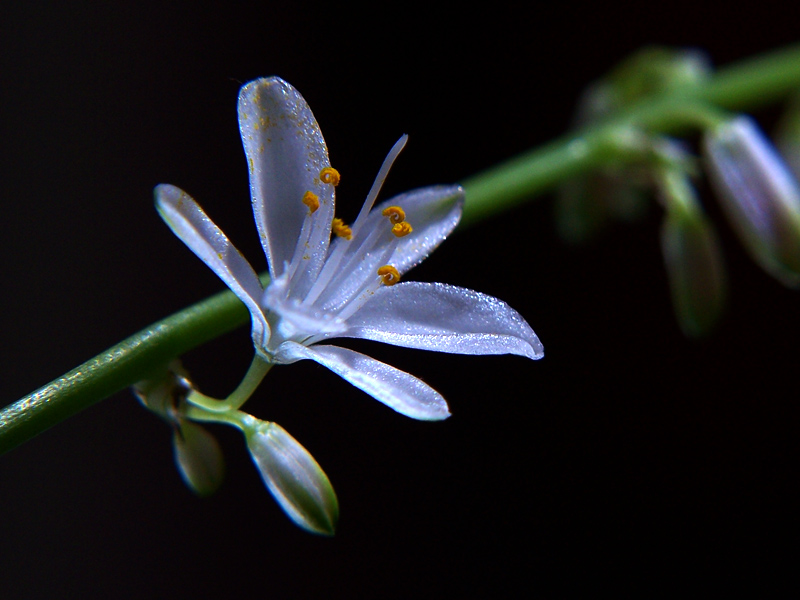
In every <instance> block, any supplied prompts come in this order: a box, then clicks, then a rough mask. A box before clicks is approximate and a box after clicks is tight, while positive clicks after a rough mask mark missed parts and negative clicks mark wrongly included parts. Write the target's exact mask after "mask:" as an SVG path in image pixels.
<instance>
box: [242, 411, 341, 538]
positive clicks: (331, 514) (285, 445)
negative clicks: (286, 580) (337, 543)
mask: <svg viewBox="0 0 800 600" xmlns="http://www.w3.org/2000/svg"><path fill="white" fill-rule="evenodd" d="M245 436H246V437H247V447H248V449H249V450H250V456H252V458H253V462H255V463H256V466H257V467H258V470H259V472H260V473H261V477H262V479H263V480H264V483H265V484H266V485H267V488H269V491H270V492H271V493H272V495H273V496H274V497H275V500H277V501H278V504H280V505H281V508H282V509H283V510H284V511H285V512H286V514H287V515H289V518H291V519H292V521H294V522H295V523H297V524H298V525H299V526H300V527H303V528H304V529H307V530H309V531H311V532H313V533H322V534H325V535H333V533H334V530H335V529H336V521H337V520H338V518H339V503H338V501H337V500H336V494H335V493H334V491H333V486H331V482H330V480H328V476H327V475H325V472H324V471H323V470H322V468H321V467H320V466H319V464H318V463H317V461H316V460H314V457H313V456H311V454H310V453H309V452H308V450H306V449H305V448H303V446H302V445H301V444H300V442H298V441H297V440H296V439H294V438H293V437H292V436H291V435H289V434H288V433H287V431H286V430H285V429H284V428H283V427H281V426H280V425H278V424H277V423H265V422H264V421H258V422H257V424H256V426H255V427H254V428H253V429H250V430H247V431H245Z"/></svg>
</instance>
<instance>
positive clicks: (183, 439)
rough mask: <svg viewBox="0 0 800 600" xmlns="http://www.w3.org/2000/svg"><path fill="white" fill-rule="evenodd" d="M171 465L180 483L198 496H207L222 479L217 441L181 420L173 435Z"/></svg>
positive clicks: (223, 463) (222, 467)
mask: <svg viewBox="0 0 800 600" xmlns="http://www.w3.org/2000/svg"><path fill="white" fill-rule="evenodd" d="M172 441H173V447H174V449H175V464H176V465H177V467H178V471H180V474H181V477H183V481H184V482H185V483H186V485H187V486H189V488H190V489H191V490H192V491H194V492H195V493H196V494H197V495H198V496H210V495H211V494H213V493H214V492H216V491H217V488H219V486H220V484H221V483H222V480H223V479H224V477H225V461H224V460H223V458H222V450H221V449H220V447H219V444H218V443H217V440H216V439H215V438H214V436H212V435H211V434H210V433H208V431H206V430H205V429H204V428H203V427H201V426H200V425H197V424H196V423H192V422H191V421H187V420H186V419H181V421H180V425H179V426H178V427H176V428H175V431H174V433H173V438H172Z"/></svg>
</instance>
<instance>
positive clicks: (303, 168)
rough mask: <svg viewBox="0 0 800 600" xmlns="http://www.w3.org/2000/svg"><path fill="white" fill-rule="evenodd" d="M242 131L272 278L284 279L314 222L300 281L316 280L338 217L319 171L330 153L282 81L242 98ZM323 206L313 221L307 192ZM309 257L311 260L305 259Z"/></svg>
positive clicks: (247, 90) (250, 88)
mask: <svg viewBox="0 0 800 600" xmlns="http://www.w3.org/2000/svg"><path fill="white" fill-rule="evenodd" d="M239 129H240V131H241V134H242V143H243V144H244V150H245V154H246V155H247V161H248V166H249V169H250V193H251V195H252V199H253V212H254V214H255V219H256V225H257V226H258V232H259V234H260V236H261V244H262V246H264V252H265V253H266V255H267V260H268V261H269V268H270V273H271V274H272V276H273V277H278V276H280V275H282V274H283V273H284V270H285V268H286V264H288V263H289V262H290V261H291V260H292V257H293V256H294V254H295V248H296V247H297V244H298V238H299V237H300V232H301V230H302V228H303V222H304V221H305V219H306V218H307V217H308V218H311V219H312V220H313V223H312V225H313V226H312V229H311V234H310V236H309V239H308V247H309V252H308V254H307V255H304V256H303V258H305V260H304V264H303V271H302V272H300V273H299V274H298V276H299V277H312V278H313V277H315V276H316V274H317V273H318V272H319V269H320V268H321V266H322V262H323V261H324V260H325V255H326V253H327V249H328V243H329V238H330V230H331V221H332V220H333V212H334V190H333V186H332V185H330V184H326V183H322V182H321V181H320V179H319V174H320V171H321V170H322V169H323V168H325V167H329V166H330V160H329V158H328V149H327V147H326V146H325V140H324V139H323V137H322V133H321V132H320V129H319V125H317V121H316V119H315V118H314V115H313V114H312V112H311V109H310V108H309V107H308V104H306V101H305V100H304V99H303V97H302V96H301V95H300V94H299V92H298V91H297V90H296V89H294V88H293V87H292V86H291V85H289V84H288V83H286V82H285V81H283V80H282V79H280V78H278V77H269V78H266V79H257V80H255V81H251V82H250V83H248V84H247V85H245V86H244V87H243V88H242V90H241V92H240V93H239ZM309 191H310V192H312V193H313V194H315V195H316V196H317V197H318V198H319V203H320V206H319V208H318V209H317V210H316V212H314V213H313V215H312V216H310V217H309V208H308V207H307V206H306V205H305V204H303V196H304V195H305V193H306V192H309ZM306 256H307V258H306Z"/></svg>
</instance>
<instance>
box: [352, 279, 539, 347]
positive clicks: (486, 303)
mask: <svg viewBox="0 0 800 600" xmlns="http://www.w3.org/2000/svg"><path fill="white" fill-rule="evenodd" d="M347 325H348V330H347V331H346V332H345V333H343V334H339V335H338V337H353V338H363V339H368V340H375V341H378V342H384V343H386V344H393V345H395V346H405V347H407V348H419V349H424V350H436V351H439V352H451V353H454V354H519V355H521V356H527V357H528V358H532V359H538V358H542V356H544V348H543V347H542V343H541V342H540V341H539V338H538V337H537V336H536V334H535V333H534V332H533V329H531V327H530V325H528V323H527V322H526V321H525V319H523V318H522V316H521V315H520V314H519V313H518V312H517V311H515V310H514V309H513V308H511V307H510V306H509V305H508V304H506V303H505V302H503V301H502V300H498V299H497V298H493V297H492V296H487V295H486V294H481V293H480V292H475V291H472V290H467V289H464V288H460V287H456V286H452V285H445V284H443V283H418V282H408V283H399V284H397V285H393V286H391V287H384V288H381V289H380V290H378V291H377V292H376V293H375V295H374V296H373V297H372V299H370V300H369V301H368V302H367V303H366V304H365V305H364V306H363V307H361V309H360V310H359V311H358V312H356V313H355V314H354V315H353V316H352V317H350V318H349V319H348V321H347Z"/></svg>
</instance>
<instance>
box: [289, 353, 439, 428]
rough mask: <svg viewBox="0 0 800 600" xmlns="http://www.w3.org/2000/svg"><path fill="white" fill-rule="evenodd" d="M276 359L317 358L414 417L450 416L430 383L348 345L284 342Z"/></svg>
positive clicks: (342, 375) (373, 394) (396, 408)
mask: <svg viewBox="0 0 800 600" xmlns="http://www.w3.org/2000/svg"><path fill="white" fill-rule="evenodd" d="M275 359H276V361H277V362H279V363H284V364H289V363H293V362H297V361H298V360H304V359H310V360H313V361H316V362H318V363H319V364H321V365H322V366H324V367H327V368H329V369H330V370H331V371H333V372H334V373H336V374H337V375H339V376H341V377H343V378H345V379H346V380H347V381H349V382H350V383H352V384H353V385H354V386H356V387H357V388H359V389H361V390H363V391H365V392H366V393H368V394H369V395H370V396H372V397H373V398H375V399H376V400H379V401H380V402H383V403H384V404H385V405H386V406H388V407H389V408H393V409H394V410H396V411H397V412H399V413H401V414H403V415H406V416H407V417H411V418H412V419H421V420H425V421H438V420H441V419H446V418H447V417H449V416H450V411H449V410H448V409H447V402H445V400H444V398H442V395H441V394H439V392H437V391H436V390H434V389H433V388H432V387H430V386H429V385H428V384H427V383H425V382H423V381H421V380H419V379H417V378H416V377H414V376H413V375H409V374H408V373H406V372H404V371H401V370H399V369H395V368H394V367H391V366H389V365H387V364H386V363H382V362H380V361H378V360H375V359H374V358H370V357H369V356H365V355H363V354H360V353H359V352H354V351H353V350H348V349H347V348H339V347H338V346H327V345H316V346H311V347H306V346H303V345H302V344H298V343H297V342H284V343H283V344H281V345H280V347H279V348H278V351H277V353H276V356H275Z"/></svg>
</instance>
